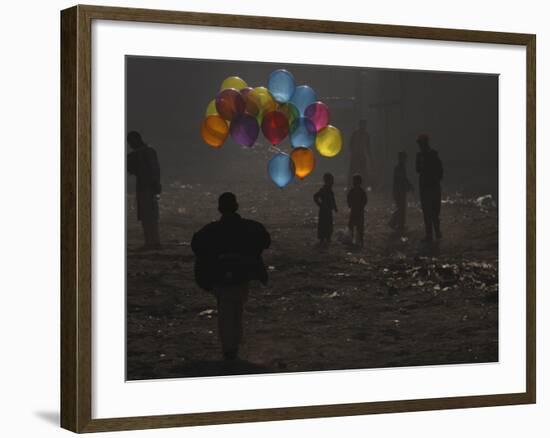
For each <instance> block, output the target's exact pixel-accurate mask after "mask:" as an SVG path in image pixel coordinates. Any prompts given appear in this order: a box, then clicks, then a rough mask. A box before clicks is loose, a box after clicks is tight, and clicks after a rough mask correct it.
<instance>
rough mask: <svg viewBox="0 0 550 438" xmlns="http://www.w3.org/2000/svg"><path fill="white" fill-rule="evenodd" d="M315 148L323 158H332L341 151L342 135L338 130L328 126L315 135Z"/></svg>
mask: <svg viewBox="0 0 550 438" xmlns="http://www.w3.org/2000/svg"><path fill="white" fill-rule="evenodd" d="M315 147H316V148H317V150H318V151H319V153H320V154H321V155H322V156H323V157H328V158H331V157H334V156H336V155H338V153H339V152H340V151H341V150H342V134H341V133H340V130H339V129H338V128H336V127H334V126H332V125H328V126H326V127H324V128H323V129H321V130H320V131H319V132H318V133H317V138H316V139H315Z"/></svg>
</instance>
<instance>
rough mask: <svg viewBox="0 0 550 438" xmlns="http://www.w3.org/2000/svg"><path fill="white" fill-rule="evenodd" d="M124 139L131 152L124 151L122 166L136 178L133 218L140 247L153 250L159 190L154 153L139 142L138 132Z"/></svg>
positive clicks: (157, 239) (156, 241)
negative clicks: (141, 238)
mask: <svg viewBox="0 0 550 438" xmlns="http://www.w3.org/2000/svg"><path fill="white" fill-rule="evenodd" d="M127 141H128V144H129V145H130V147H131V148H132V152H130V153H129V154H128V157H127V163H126V168H127V169H128V172H129V173H130V174H132V175H135V177H136V201H137V218H138V220H139V221H141V225H142V226H143V235H144V239H145V245H144V247H143V248H144V249H156V248H159V247H160V236H159V206H158V200H159V197H160V196H159V195H160V192H161V189H162V187H161V184H160V166H159V162H158V158H157V153H156V152H155V150H154V149H153V148H152V147H149V146H148V145H146V144H145V143H144V142H143V140H142V138H141V135H140V134H139V132H136V131H131V132H129V133H128V136H127Z"/></svg>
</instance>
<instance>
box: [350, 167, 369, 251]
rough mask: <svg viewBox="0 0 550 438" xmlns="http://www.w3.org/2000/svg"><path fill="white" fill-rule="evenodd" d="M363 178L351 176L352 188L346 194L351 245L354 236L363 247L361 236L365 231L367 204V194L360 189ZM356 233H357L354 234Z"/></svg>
mask: <svg viewBox="0 0 550 438" xmlns="http://www.w3.org/2000/svg"><path fill="white" fill-rule="evenodd" d="M362 183H363V178H361V175H353V178H352V184H353V187H352V188H351V189H350V191H349V192H348V207H349V208H350V214H349V222H348V228H349V232H350V235H351V242H352V243H353V238H354V236H355V237H356V238H357V240H356V243H357V244H358V245H359V246H360V247H363V235H364V230H365V207H366V205H367V202H368V198H367V192H365V190H364V189H363V187H361V184H362ZM355 231H357V233H355Z"/></svg>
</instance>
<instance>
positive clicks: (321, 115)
mask: <svg viewBox="0 0 550 438" xmlns="http://www.w3.org/2000/svg"><path fill="white" fill-rule="evenodd" d="M304 116H305V117H307V118H308V119H309V120H311V121H312V122H313V125H314V126H315V130H316V131H317V132H319V131H320V130H321V129H323V128H324V127H326V126H327V125H328V121H329V116H330V113H329V110H328V106H327V105H325V104H324V103H323V102H313V103H312V104H310V105H308V106H307V108H306V110H305V111H304Z"/></svg>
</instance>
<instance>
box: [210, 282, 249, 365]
mask: <svg viewBox="0 0 550 438" xmlns="http://www.w3.org/2000/svg"><path fill="white" fill-rule="evenodd" d="M247 296H248V286H247V285H246V284H244V285H237V286H229V287H224V288H220V289H219V290H218V291H217V297H218V336H219V338H220V342H221V344H222V352H223V356H224V358H225V359H236V358H237V357H238V353H239V344H240V342H241V340H242V336H243V324H242V315H243V307H244V303H245V301H246V298H247Z"/></svg>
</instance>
